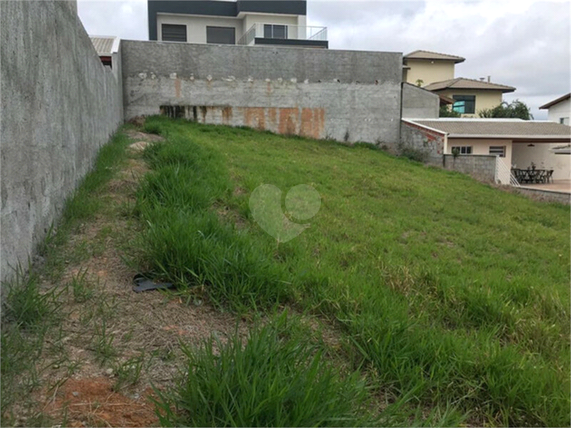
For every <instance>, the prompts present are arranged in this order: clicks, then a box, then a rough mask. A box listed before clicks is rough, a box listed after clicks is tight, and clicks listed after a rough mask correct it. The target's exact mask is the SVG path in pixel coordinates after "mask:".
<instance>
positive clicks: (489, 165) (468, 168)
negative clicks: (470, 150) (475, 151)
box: [443, 155, 497, 183]
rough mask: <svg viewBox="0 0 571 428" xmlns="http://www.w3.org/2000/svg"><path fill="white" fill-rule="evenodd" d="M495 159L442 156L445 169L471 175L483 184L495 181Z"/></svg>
mask: <svg viewBox="0 0 571 428" xmlns="http://www.w3.org/2000/svg"><path fill="white" fill-rule="evenodd" d="M496 159H497V157H496V156H494V155H458V156H456V157H454V155H444V161H443V165H444V168H445V169H450V170H453V171H458V172H461V173H464V174H468V175H471V176H472V177H474V178H475V179H477V180H479V181H483V182H484V183H494V182H495V180H496Z"/></svg>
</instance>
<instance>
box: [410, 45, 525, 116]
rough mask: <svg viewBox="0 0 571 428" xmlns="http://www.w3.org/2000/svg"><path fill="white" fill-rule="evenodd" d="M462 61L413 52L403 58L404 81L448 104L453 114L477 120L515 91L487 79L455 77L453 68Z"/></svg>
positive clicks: (445, 56) (427, 52) (452, 56)
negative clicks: (454, 112) (504, 95)
mask: <svg viewBox="0 0 571 428" xmlns="http://www.w3.org/2000/svg"><path fill="white" fill-rule="evenodd" d="M464 61H465V58H462V57H461V56H456V55H448V54H442V53H438V52H430V51H423V50H418V51H414V52H411V53H409V54H407V55H405V56H404V57H403V62H404V80H405V81H406V82H408V83H410V84H413V85H418V86H421V87H423V88H424V89H426V90H429V91H431V92H434V93H436V94H438V95H439V96H440V99H441V101H442V100H450V102H451V103H452V102H453V104H452V107H451V108H452V110H454V111H456V112H457V113H460V114H461V116H462V117H477V116H478V112H480V111H481V110H484V109H490V108H494V107H496V106H498V105H499V104H501V103H502V99H503V94H505V93H508V92H514V91H515V90H516V88H514V87H512V86H507V85H500V84H497V83H492V82H490V78H489V77H488V79H480V80H475V79H466V78H464V77H455V65H456V64H459V63H461V62H464ZM446 103H447V102H445V103H444V104H446Z"/></svg>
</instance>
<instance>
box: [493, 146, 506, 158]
mask: <svg viewBox="0 0 571 428" xmlns="http://www.w3.org/2000/svg"><path fill="white" fill-rule="evenodd" d="M490 154H491V155H495V156H499V157H501V158H505V157H506V146H490Z"/></svg>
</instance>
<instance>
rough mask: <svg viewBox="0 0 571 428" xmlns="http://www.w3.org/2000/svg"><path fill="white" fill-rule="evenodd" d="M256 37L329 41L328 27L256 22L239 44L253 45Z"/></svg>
mask: <svg viewBox="0 0 571 428" xmlns="http://www.w3.org/2000/svg"><path fill="white" fill-rule="evenodd" d="M256 38H263V39H282V40H320V41H327V27H308V26H300V25H287V24H266V23H255V24H254V25H252V26H251V27H250V28H249V29H248V31H246V32H245V33H244V35H243V36H242V37H241V38H240V40H238V44H239V45H253V44H254V41H255V39H256Z"/></svg>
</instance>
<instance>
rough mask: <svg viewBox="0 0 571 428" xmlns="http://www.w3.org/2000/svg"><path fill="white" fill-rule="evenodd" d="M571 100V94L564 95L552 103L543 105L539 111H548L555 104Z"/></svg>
mask: <svg viewBox="0 0 571 428" xmlns="http://www.w3.org/2000/svg"><path fill="white" fill-rule="evenodd" d="M569 98H571V92H570V93H568V94H567V95H563V96H562V97H559V98H557V99H555V100H553V101H550V102H548V103H547V104H544V105H542V106H541V107H539V109H540V110H545V109H548V108H549V107H551V106H554V105H555V104H559V103H560V102H562V101H565V100H568V99H569Z"/></svg>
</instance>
